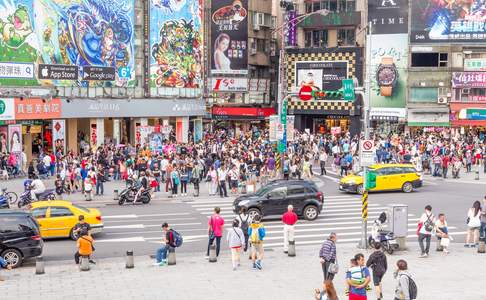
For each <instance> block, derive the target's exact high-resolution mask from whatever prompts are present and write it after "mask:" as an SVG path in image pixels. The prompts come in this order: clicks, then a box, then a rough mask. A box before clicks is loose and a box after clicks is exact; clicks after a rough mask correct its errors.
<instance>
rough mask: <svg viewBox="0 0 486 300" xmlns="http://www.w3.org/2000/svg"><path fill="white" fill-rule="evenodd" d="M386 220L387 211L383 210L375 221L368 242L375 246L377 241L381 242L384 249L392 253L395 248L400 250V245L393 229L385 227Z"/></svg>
mask: <svg viewBox="0 0 486 300" xmlns="http://www.w3.org/2000/svg"><path fill="white" fill-rule="evenodd" d="M385 222H386V213H385V212H382V213H381V214H380V216H379V217H378V219H377V220H375V221H374V222H373V226H372V228H371V235H370V236H369V237H368V244H369V245H371V246H373V245H375V244H376V243H380V244H381V247H382V248H383V250H385V251H386V252H387V253H388V254H390V255H391V254H393V252H394V251H395V250H398V247H399V246H398V242H397V240H396V237H395V234H394V233H393V232H392V231H388V230H384V229H383V224H385Z"/></svg>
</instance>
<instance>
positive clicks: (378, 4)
mask: <svg viewBox="0 0 486 300" xmlns="http://www.w3.org/2000/svg"><path fill="white" fill-rule="evenodd" d="M368 22H371V23H372V28H373V34H393V33H408V0H368Z"/></svg>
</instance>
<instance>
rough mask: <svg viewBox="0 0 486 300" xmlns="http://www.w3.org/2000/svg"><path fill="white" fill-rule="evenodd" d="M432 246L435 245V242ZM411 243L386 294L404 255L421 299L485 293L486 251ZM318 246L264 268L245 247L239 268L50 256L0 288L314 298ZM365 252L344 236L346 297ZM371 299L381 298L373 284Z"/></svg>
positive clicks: (340, 287)
mask: <svg viewBox="0 0 486 300" xmlns="http://www.w3.org/2000/svg"><path fill="white" fill-rule="evenodd" d="M338 238H339V237H338ZM297 243H298V241H297ZM223 244H224V245H225V244H226V243H223ZM431 246H432V249H435V248H434V247H435V244H434V243H433V244H432V245H431ZM224 247H226V245H225V246H224ZM409 247H411V248H412V249H411V250H410V251H407V252H399V253H398V254H394V255H392V256H388V269H389V270H388V272H387V273H386V275H385V277H384V281H383V286H384V295H385V299H393V295H394V287H395V280H394V279H393V276H392V272H393V271H394V269H395V263H396V261H397V260H398V259H405V260H407V262H408V264H409V270H410V272H411V274H412V276H413V277H414V279H415V281H416V283H417V285H418V295H419V297H418V299H420V300H432V299H475V300H485V299H486V294H485V293H484V290H483V289H482V288H481V285H480V284H481V282H482V280H483V277H484V276H483V270H484V268H483V267H481V266H484V265H485V264H486V262H485V261H486V254H478V253H477V252H476V249H464V248H462V245H453V246H452V247H451V253H450V254H449V255H444V254H443V253H440V252H435V251H432V252H431V255H430V257H428V258H425V259H421V258H418V254H417V253H418V250H417V244H416V243H411V244H409ZM318 251H319V246H302V247H299V246H298V245H297V257H287V256H286V255H284V254H283V253H281V252H280V250H277V249H276V250H275V251H267V252H266V254H265V258H264V260H263V267H264V269H263V270H262V271H254V270H251V268H250V261H248V259H247V258H246V255H242V266H241V268H240V269H239V270H237V271H232V269H231V262H230V257H229V253H228V252H227V251H224V252H222V257H220V259H219V261H218V262H217V263H209V262H208V261H207V260H205V259H204V258H203V257H199V256H196V257H195V256H194V255H189V254H178V255H177V265H175V266H165V267H158V266H152V265H151V264H152V262H153V261H152V260H151V259H149V258H148V257H146V256H144V257H135V268H134V269H125V262H124V259H121V258H113V259H112V258H110V259H102V260H98V261H97V264H96V265H95V266H92V269H91V271H89V272H81V271H79V270H78V268H77V266H75V265H74V262H71V261H63V262H52V263H47V265H46V274H44V275H35V274H34V268H33V267H23V268H21V269H16V270H13V271H10V272H7V271H2V272H1V274H2V276H4V277H6V281H5V282H0V289H1V295H2V299H31V298H33V297H35V298H37V299H49V300H51V299H66V298H67V297H69V298H68V299H171V300H172V299H174V300H181V299H232V300H238V299H242V300H243V299H255V300H257V299H280V300H287V299H288V300H299V299H302V300H304V299H313V298H312V291H313V289H314V288H317V287H319V288H320V287H321V283H322V270H321V267H320V264H319V261H318ZM358 252H363V253H365V256H366V257H368V256H369V254H370V253H371V250H369V251H362V250H359V249H356V246H355V245H349V244H348V245H342V244H339V240H338V259H339V265H340V271H339V274H338V275H337V277H336V278H335V280H334V284H335V286H336V290H337V291H338V295H339V297H340V299H346V296H344V276H345V271H346V269H347V266H348V263H349V259H350V258H351V257H352V256H353V255H354V254H356V253H358ZM369 299H375V296H374V293H373V292H371V293H369Z"/></svg>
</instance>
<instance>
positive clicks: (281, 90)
mask: <svg viewBox="0 0 486 300" xmlns="http://www.w3.org/2000/svg"><path fill="white" fill-rule="evenodd" d="M329 13H330V11H329V10H327V9H319V10H316V11H313V12H310V13H306V14H303V15H300V16H297V17H295V18H293V19H290V20H287V21H286V22H283V23H282V25H280V26H278V27H277V28H275V29H274V30H273V31H272V34H273V33H277V32H278V33H279V35H280V40H281V41H280V52H279V69H278V70H279V71H278V72H279V75H278V92H277V97H278V99H277V101H278V116H279V120H280V124H283V139H282V140H281V141H279V143H282V145H281V146H280V147H278V149H279V152H281V153H282V158H281V161H282V163H281V164H280V165H281V170H280V171H281V173H282V177H283V167H284V160H285V153H286V152H287V120H286V118H287V109H286V101H287V97H288V96H289V95H288V92H287V84H286V82H287V81H286V80H285V32H284V28H286V27H288V26H289V24H292V25H293V26H297V25H298V24H300V23H301V22H302V21H304V20H305V19H306V18H307V17H310V16H313V15H321V16H326V15H328V14H329ZM282 114H283V115H282Z"/></svg>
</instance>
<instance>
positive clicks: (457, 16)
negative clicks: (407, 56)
mask: <svg viewBox="0 0 486 300" xmlns="http://www.w3.org/2000/svg"><path fill="white" fill-rule="evenodd" d="M411 6H412V9H411V32H410V42H412V43H433V42H438V43H450V42H459V43H463V42H470V43H471V42H473V43H477V42H484V40H485V38H486V19H485V18H486V7H485V4H484V1H483V0H461V1H436V0H411Z"/></svg>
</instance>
